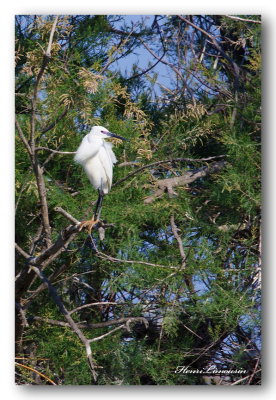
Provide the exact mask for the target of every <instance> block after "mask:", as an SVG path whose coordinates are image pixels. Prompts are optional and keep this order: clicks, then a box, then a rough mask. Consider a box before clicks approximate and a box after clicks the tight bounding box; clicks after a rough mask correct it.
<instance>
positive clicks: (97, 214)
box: [93, 188, 104, 221]
mask: <svg viewBox="0 0 276 400" xmlns="http://www.w3.org/2000/svg"><path fill="white" fill-rule="evenodd" d="M98 191H99V196H98V200H97V203H96V207H95V211H94V216H93V218H94V219H95V220H96V221H100V215H101V211H102V204H103V198H104V192H103V190H102V188H100V189H98Z"/></svg>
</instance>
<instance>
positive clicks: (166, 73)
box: [110, 14, 173, 94]
mask: <svg viewBox="0 0 276 400" xmlns="http://www.w3.org/2000/svg"><path fill="white" fill-rule="evenodd" d="M142 18H143V20H144V21H145V24H146V25H147V26H151V25H152V23H153V20H154V15H143V14H141V15H126V16H124V21H125V22H126V23H127V25H131V23H133V24H136V23H137V22H139V21H141V19H142ZM114 25H115V27H116V28H117V29H122V28H123V24H122V22H121V21H120V22H115V24H114ZM155 44H156V43H155ZM155 62H156V59H155V58H154V57H153V56H152V55H151V54H150V53H149V52H148V50H146V49H145V48H144V47H143V46H142V45H141V47H139V48H138V49H136V50H135V53H132V54H129V55H128V56H126V57H124V58H122V59H120V60H119V61H117V62H115V63H114V64H113V65H112V66H111V68H110V69H111V70H118V69H120V70H121V71H122V73H123V74H124V73H125V72H126V73H127V76H130V72H131V69H132V65H133V64H137V65H138V67H139V68H141V70H144V69H146V68H148V66H149V63H151V64H153V63H155ZM154 72H155V73H157V74H158V78H157V83H158V82H159V83H160V84H162V85H164V86H165V87H170V86H171V79H172V76H173V75H172V73H171V71H170V69H169V68H168V66H166V65H164V64H162V62H159V63H158V64H157V65H156V66H155V67H154V68H153V69H152V70H151V71H150V74H151V75H152V74H153V73H154ZM124 75H125V74H124ZM155 90H156V92H157V94H160V88H159V86H158V84H156V85H155Z"/></svg>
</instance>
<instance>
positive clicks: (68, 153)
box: [35, 146, 76, 155]
mask: <svg viewBox="0 0 276 400" xmlns="http://www.w3.org/2000/svg"><path fill="white" fill-rule="evenodd" d="M41 150H46V151H50V152H51V153H55V154H63V155H73V154H76V151H59V150H54V149H49V148H48V147H43V146H40V147H36V148H35V151H41Z"/></svg>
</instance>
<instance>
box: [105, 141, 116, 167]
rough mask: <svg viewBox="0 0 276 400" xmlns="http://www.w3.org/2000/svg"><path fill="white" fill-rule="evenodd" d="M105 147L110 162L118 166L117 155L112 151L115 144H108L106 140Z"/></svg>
mask: <svg viewBox="0 0 276 400" xmlns="http://www.w3.org/2000/svg"><path fill="white" fill-rule="evenodd" d="M104 147H105V149H106V151H107V153H108V155H109V157H110V160H111V162H112V164H116V162H117V158H116V156H115V154H114V153H113V150H112V147H113V144H112V143H110V142H106V141H105V140H104Z"/></svg>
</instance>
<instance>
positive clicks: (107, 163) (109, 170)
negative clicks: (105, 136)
mask: <svg viewBox="0 0 276 400" xmlns="http://www.w3.org/2000/svg"><path fill="white" fill-rule="evenodd" d="M111 147H112V145H111V146H110V143H107V142H105V141H104V144H103V146H102V147H101V148H100V150H99V153H98V157H99V159H100V162H101V165H102V167H103V169H104V171H105V174H106V181H107V186H108V191H109V190H110V189H111V185H112V178H113V163H114V162H116V161H117V160H116V157H115V155H114V153H113V151H112V150H111Z"/></svg>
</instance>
